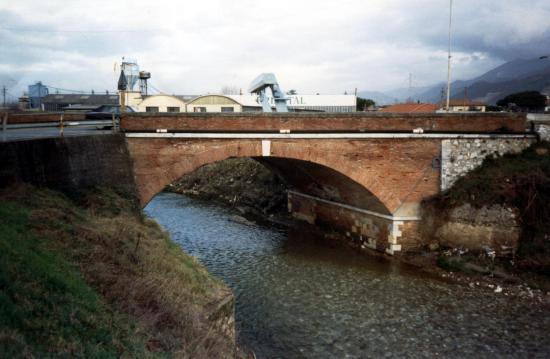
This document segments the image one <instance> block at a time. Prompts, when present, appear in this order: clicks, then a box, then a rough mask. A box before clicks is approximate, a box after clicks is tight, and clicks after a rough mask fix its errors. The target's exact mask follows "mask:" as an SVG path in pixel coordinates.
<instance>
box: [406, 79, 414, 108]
mask: <svg viewBox="0 0 550 359" xmlns="http://www.w3.org/2000/svg"><path fill="white" fill-rule="evenodd" d="M412 87H413V74H412V73H410V72H409V91H408V92H409V98H408V99H407V102H413V99H412Z"/></svg>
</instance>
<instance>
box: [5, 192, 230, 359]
mask: <svg viewBox="0 0 550 359" xmlns="http://www.w3.org/2000/svg"><path fill="white" fill-rule="evenodd" d="M0 288H2V291H1V293H0V352H2V353H3V354H4V355H6V356H7V357H13V358H16V357H24V358H30V357H51V356H55V357H57V356H69V357H101V358H120V357H127V358H132V357H144V358H156V357H159V358H161V357H175V358H177V357H180V358H234V357H235V331H234V323H233V320H234V317H233V305H234V304H233V302H234V299H233V295H232V293H231V291H230V290H229V289H228V288H227V287H226V286H225V285H224V284H223V283H222V282H221V281H220V280H218V279H216V278H214V277H212V276H211V275H210V274H209V273H208V272H207V270H206V269H205V268H204V267H203V266H202V265H201V264H200V263H198V261H197V260H196V259H195V258H193V257H191V256H189V255H187V254H185V253H184V252H183V251H182V250H181V249H180V248H179V247H178V246H176V245H175V244H174V243H173V242H172V241H171V239H170V238H169V236H168V235H167V234H166V233H165V232H164V231H163V230H161V228H160V227H159V225H158V224H157V223H156V222H155V221H153V220H150V219H147V218H145V217H144V216H143V215H142V212H141V210H140V209H139V207H138V206H137V201H136V200H135V199H134V198H133V197H132V196H128V195H125V194H124V193H117V192H116V191H114V190H112V189H105V188H103V189H95V190H90V191H87V192H85V193H82V194H81V196H79V197H78V200H77V201H74V200H71V199H69V198H67V197H65V196H64V195H62V194H60V193H58V192H54V191H50V190H44V189H37V188H34V187H31V186H28V185H19V186H16V187H10V188H5V189H2V190H1V191H0Z"/></svg>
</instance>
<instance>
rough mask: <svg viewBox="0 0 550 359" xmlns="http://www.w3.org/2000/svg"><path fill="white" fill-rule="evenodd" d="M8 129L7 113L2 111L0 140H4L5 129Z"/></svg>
mask: <svg viewBox="0 0 550 359" xmlns="http://www.w3.org/2000/svg"><path fill="white" fill-rule="evenodd" d="M7 130H8V113H7V112H4V116H2V141H4V142H6V135H7V133H6V131H7Z"/></svg>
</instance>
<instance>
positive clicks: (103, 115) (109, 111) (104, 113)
mask: <svg viewBox="0 0 550 359" xmlns="http://www.w3.org/2000/svg"><path fill="white" fill-rule="evenodd" d="M126 112H134V110H132V108H131V107H126ZM113 114H115V119H117V120H118V119H119V118H120V106H118V105H101V106H99V107H98V108H96V109H94V110H92V111H90V112H86V120H111V119H112V118H113Z"/></svg>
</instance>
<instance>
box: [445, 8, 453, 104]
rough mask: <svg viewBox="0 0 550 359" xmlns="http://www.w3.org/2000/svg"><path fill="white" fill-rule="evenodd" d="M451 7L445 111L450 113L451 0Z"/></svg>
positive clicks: (451, 12) (450, 11)
mask: <svg viewBox="0 0 550 359" xmlns="http://www.w3.org/2000/svg"><path fill="white" fill-rule="evenodd" d="M449 5H450V7H449V56H448V61H447V103H446V106H445V109H446V110H447V112H449V111H450V106H449V103H450V102H451V58H452V56H451V27H452V21H453V0H450V4H449Z"/></svg>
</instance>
